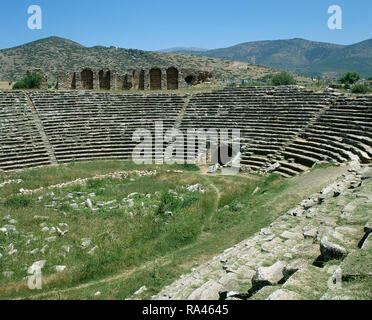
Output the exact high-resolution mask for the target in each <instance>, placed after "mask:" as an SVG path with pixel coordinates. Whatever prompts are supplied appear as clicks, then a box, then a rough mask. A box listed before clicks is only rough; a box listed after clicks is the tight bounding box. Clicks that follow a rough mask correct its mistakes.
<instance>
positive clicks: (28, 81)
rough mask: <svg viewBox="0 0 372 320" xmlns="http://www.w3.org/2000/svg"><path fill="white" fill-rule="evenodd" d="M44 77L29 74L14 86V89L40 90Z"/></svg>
mask: <svg viewBox="0 0 372 320" xmlns="http://www.w3.org/2000/svg"><path fill="white" fill-rule="evenodd" d="M42 81H43V76H42V75H40V74H38V73H37V72H32V73H30V72H27V75H26V76H25V77H24V78H23V79H22V80H21V81H18V82H16V83H15V84H14V85H13V89H16V90H17V89H39V88H40V85H41V82H42Z"/></svg>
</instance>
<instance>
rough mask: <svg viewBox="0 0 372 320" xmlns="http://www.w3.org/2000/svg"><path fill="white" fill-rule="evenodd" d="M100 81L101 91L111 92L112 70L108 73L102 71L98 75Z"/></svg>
mask: <svg viewBox="0 0 372 320" xmlns="http://www.w3.org/2000/svg"><path fill="white" fill-rule="evenodd" d="M98 79H99V88H100V90H110V88H111V85H110V80H111V72H110V70H108V71H106V72H105V71H103V70H101V71H100V72H99V73H98Z"/></svg>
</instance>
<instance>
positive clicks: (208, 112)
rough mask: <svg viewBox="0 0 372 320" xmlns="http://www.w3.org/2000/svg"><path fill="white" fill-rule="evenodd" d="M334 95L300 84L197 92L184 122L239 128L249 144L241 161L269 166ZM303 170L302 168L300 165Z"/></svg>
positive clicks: (183, 126) (185, 124) (254, 166)
mask: <svg viewBox="0 0 372 320" xmlns="http://www.w3.org/2000/svg"><path fill="white" fill-rule="evenodd" d="M333 99H334V97H332V96H330V95H328V94H318V93H313V92H309V91H302V90H299V89H298V88H297V87H279V88H274V87H247V88H234V89H231V88H230V89H225V90H220V91H215V92H212V93H201V94H196V95H194V96H193V97H192V99H191V100H190V103H189V105H188V107H187V109H186V112H185V115H184V117H183V120H182V123H181V129H184V130H185V129H187V128H191V127H194V128H206V129H207V128H228V129H232V128H238V129H240V130H241V137H242V143H243V144H245V145H246V148H245V152H244V154H243V156H242V161H241V163H242V164H243V165H245V166H248V167H250V168H251V169H260V168H264V167H267V166H268V165H269V164H270V163H272V161H273V160H275V155H276V154H277V153H279V152H280V151H281V150H282V148H283V146H284V145H285V144H287V143H289V142H290V141H291V140H293V139H294V138H295V137H296V135H297V134H298V133H299V132H300V130H301V129H302V128H304V127H305V126H306V125H307V124H308V123H309V121H310V120H311V119H312V118H313V117H315V116H316V114H318V113H319V112H320V111H322V110H323V109H324V108H325V107H326V106H327V105H328V104H329V103H331V102H332V100H333ZM300 169H301V170H302V168H300Z"/></svg>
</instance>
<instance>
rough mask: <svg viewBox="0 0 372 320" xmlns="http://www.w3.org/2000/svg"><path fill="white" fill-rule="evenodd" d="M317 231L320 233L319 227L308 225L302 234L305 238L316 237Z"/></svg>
mask: <svg viewBox="0 0 372 320" xmlns="http://www.w3.org/2000/svg"><path fill="white" fill-rule="evenodd" d="M317 233H318V228H317V227H311V226H306V227H304V228H303V229H302V234H303V236H304V238H305V239H307V238H316V235H317Z"/></svg>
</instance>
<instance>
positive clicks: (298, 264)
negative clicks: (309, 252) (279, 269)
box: [283, 259, 309, 279]
mask: <svg viewBox="0 0 372 320" xmlns="http://www.w3.org/2000/svg"><path fill="white" fill-rule="evenodd" d="M308 264H309V263H308V261H307V260H305V259H296V260H294V261H292V262H290V263H289V264H288V265H286V266H285V267H284V269H283V276H284V278H285V279H288V278H289V277H290V276H291V275H292V274H294V273H295V272H297V271H298V270H301V269H302V268H304V267H306V266H307V265H308Z"/></svg>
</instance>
